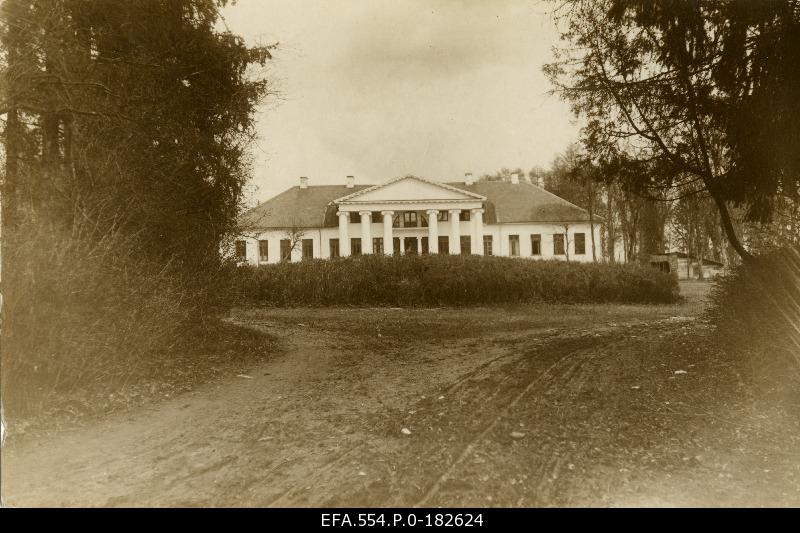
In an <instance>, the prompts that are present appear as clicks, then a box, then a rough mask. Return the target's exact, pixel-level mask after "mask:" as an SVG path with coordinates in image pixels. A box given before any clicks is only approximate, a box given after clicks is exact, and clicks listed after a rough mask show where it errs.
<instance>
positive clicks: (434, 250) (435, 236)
mask: <svg viewBox="0 0 800 533" xmlns="http://www.w3.org/2000/svg"><path fill="white" fill-rule="evenodd" d="M427 213H428V253H429V254H438V253H439V211H437V210H436V209H428V211H427Z"/></svg>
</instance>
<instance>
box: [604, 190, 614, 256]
mask: <svg viewBox="0 0 800 533" xmlns="http://www.w3.org/2000/svg"><path fill="white" fill-rule="evenodd" d="M613 187H614V184H613V183H610V184H609V185H608V203H607V206H608V209H607V210H606V236H607V237H606V239H607V242H606V250H607V251H608V257H609V261H610V262H611V263H616V262H617V258H616V246H615V245H616V234H615V232H614V188H613Z"/></svg>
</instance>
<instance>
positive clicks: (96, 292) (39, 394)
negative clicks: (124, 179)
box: [2, 223, 222, 417]
mask: <svg viewBox="0 0 800 533" xmlns="http://www.w3.org/2000/svg"><path fill="white" fill-rule="evenodd" d="M3 238H4V241H5V242H4V253H5V254H6V257H4V258H3V259H4V265H11V266H13V270H12V269H11V268H9V269H7V270H6V271H4V272H3V324H2V348H3V349H2V399H3V408H4V412H5V414H7V415H9V416H10V417H17V416H28V415H32V414H41V413H42V412H45V411H47V410H48V409H50V408H53V407H55V406H58V404H59V403H60V402H62V403H63V401H64V398H65V395H66V394H67V393H71V392H75V391H79V390H86V391H93V392H97V391H105V392H106V395H107V394H108V393H110V392H113V391H115V390H116V389H117V388H119V387H120V386H121V384H123V383H126V382H127V381H130V380H131V379H134V380H135V379H136V376H140V375H141V374H142V373H143V372H144V371H147V370H152V366H153V365H154V364H157V363H158V361H159V358H160V359H161V360H163V359H164V358H165V357H169V352H170V350H171V349H172V347H173V346H175V344H176V343H179V342H183V340H184V339H185V338H186V337H191V338H194V335H195V334H196V332H197V331H198V329H200V330H202V329H203V328H202V323H200V322H198V317H200V316H206V317H208V314H207V313H208V310H209V309H210V308H213V306H212V305H211V304H212V303H215V302H214V301H213V296H214V295H213V294H212V292H213V291H214V290H216V289H217V287H216V286H214V285H213V284H212V283H206V282H204V281H203V279H204V278H203V273H202V270H201V269H196V270H195V271H193V272H191V273H185V274H184V273H181V272H180V271H179V270H180V269H178V268H177V267H175V266H172V267H170V266H165V265H163V264H161V265H159V264H156V263H155V262H153V261H149V260H146V259H144V258H143V255H144V254H142V253H141V250H142V248H141V246H142V245H141V243H139V242H137V241H136V239H134V238H131V237H124V236H122V235H121V234H120V233H114V232H108V233H106V234H104V235H102V236H99V237H98V236H90V235H86V234H81V231H80V230H75V231H71V232H66V231H59V230H58V229H57V228H53V227H45V226H44V224H41V223H38V224H33V223H26V224H24V225H23V226H22V227H21V228H20V230H19V231H16V232H13V233H12V232H4V235H3ZM190 278H194V279H191V281H189V280H190ZM212 278H222V277H218V276H211V275H209V276H206V278H205V279H212ZM148 364H150V366H148Z"/></svg>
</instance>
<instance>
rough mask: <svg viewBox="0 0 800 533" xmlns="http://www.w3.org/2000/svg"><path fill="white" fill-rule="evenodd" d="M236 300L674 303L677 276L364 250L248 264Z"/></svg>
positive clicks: (289, 303)
mask: <svg viewBox="0 0 800 533" xmlns="http://www.w3.org/2000/svg"><path fill="white" fill-rule="evenodd" d="M236 285H237V287H236V289H235V293H236V296H237V302H238V303H239V304H240V305H242V304H250V305H266V306H281V307H284V306H285V307H293V306H336V305H347V306H398V307H411V306H419V307H426V306H442V305H449V306H469V305H486V304H503V303H530V302H549V303H612V302H613V303H673V302H676V301H678V300H679V299H680V296H679V289H678V282H677V279H676V278H675V277H674V276H673V275H670V274H666V273H663V272H660V271H658V270H656V269H654V268H651V267H648V266H639V265H630V264H628V265H622V264H604V263H576V262H564V261H534V260H529V259H522V258H507V257H482V256H475V255H405V256H399V257H394V256H383V255H363V256H357V257H349V258H341V259H335V260H325V259H313V260H307V261H302V262H297V263H278V264H270V265H262V266H258V267H256V266H243V267H240V268H239V270H238V273H237V282H236Z"/></svg>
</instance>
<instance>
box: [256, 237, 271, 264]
mask: <svg viewBox="0 0 800 533" xmlns="http://www.w3.org/2000/svg"><path fill="white" fill-rule="evenodd" d="M258 260H259V261H260V262H262V263H266V262H267V261H269V241H258Z"/></svg>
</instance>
